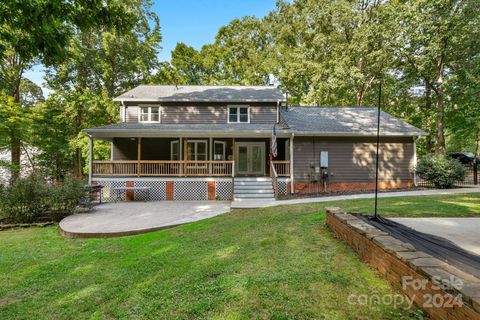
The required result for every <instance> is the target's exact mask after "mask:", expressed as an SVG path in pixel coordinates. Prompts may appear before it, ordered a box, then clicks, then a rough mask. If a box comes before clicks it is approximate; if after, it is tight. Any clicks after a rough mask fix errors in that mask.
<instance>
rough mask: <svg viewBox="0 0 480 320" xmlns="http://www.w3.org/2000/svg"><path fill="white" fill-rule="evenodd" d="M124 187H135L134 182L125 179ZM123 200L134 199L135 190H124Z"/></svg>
mask: <svg viewBox="0 0 480 320" xmlns="http://www.w3.org/2000/svg"><path fill="white" fill-rule="evenodd" d="M125 187H127V188H132V187H135V182H133V181H126V182H125ZM125 200H126V201H134V200H135V191H133V190H127V191H125Z"/></svg>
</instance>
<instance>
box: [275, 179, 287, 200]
mask: <svg viewBox="0 0 480 320" xmlns="http://www.w3.org/2000/svg"><path fill="white" fill-rule="evenodd" d="M277 183H278V194H279V195H282V196H286V195H287V194H288V185H289V184H290V179H289V178H278V180H277Z"/></svg>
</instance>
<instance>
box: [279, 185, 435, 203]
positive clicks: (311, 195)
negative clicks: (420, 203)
mask: <svg viewBox="0 0 480 320" xmlns="http://www.w3.org/2000/svg"><path fill="white" fill-rule="evenodd" d="M431 189H432V188H424V187H414V188H401V189H394V190H379V191H378V193H387V192H389V193H392V192H403V191H419V190H431ZM373 192H375V190H356V191H336V192H322V193H305V194H298V193H295V194H293V195H288V196H280V198H279V199H280V200H289V199H303V198H320V197H332V196H347V195H353V194H367V193H373Z"/></svg>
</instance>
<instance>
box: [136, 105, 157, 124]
mask: <svg viewBox="0 0 480 320" xmlns="http://www.w3.org/2000/svg"><path fill="white" fill-rule="evenodd" d="M138 113H139V114H138V120H139V121H140V122H160V107H139V112H138Z"/></svg>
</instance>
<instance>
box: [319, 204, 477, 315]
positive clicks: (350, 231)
mask: <svg viewBox="0 0 480 320" xmlns="http://www.w3.org/2000/svg"><path fill="white" fill-rule="evenodd" d="M327 224H328V226H329V227H330V229H331V230H332V231H333V232H334V234H335V235H336V236H337V237H339V238H341V239H343V240H344V241H346V242H347V243H348V244H349V245H350V246H351V247H352V248H353V249H354V250H355V251H356V252H357V254H358V255H359V256H360V257H361V258H362V260H363V261H365V262H366V263H367V264H369V265H370V266H372V267H373V268H375V269H376V270H378V271H379V272H380V273H381V274H382V275H383V276H384V277H385V278H386V279H388V280H389V281H390V282H391V283H393V284H394V285H395V286H396V287H397V288H399V289H400V290H402V291H403V293H404V294H405V295H406V296H407V297H408V298H410V299H413V301H414V302H415V304H416V305H417V306H418V307H420V308H421V309H423V310H424V311H425V312H426V314H428V316H429V317H431V318H432V319H442V320H443V319H478V320H480V279H477V278H475V277H473V276H472V275H470V274H467V273H465V272H463V271H461V270H459V269H457V268H455V267H453V266H451V265H448V264H446V263H445V262H443V261H441V260H438V259H436V258H434V257H432V256H430V255H428V254H426V253H424V252H421V251H416V250H415V248H414V247H413V246H412V245H411V244H409V243H405V242H402V241H399V240H397V239H396V238H393V237H391V236H390V235H388V234H387V233H385V232H383V231H381V230H379V229H377V228H375V227H373V226H371V225H369V224H367V223H365V222H363V221H361V220H360V219H358V218H357V217H355V216H353V215H351V214H347V213H346V212H344V211H343V210H342V209H340V208H334V207H332V208H327Z"/></svg>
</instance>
